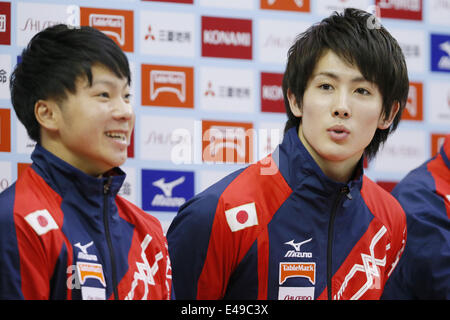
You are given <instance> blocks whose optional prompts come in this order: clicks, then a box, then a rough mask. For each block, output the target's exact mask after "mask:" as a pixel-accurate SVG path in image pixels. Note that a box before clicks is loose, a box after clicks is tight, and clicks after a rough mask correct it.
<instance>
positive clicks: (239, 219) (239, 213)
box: [225, 202, 258, 232]
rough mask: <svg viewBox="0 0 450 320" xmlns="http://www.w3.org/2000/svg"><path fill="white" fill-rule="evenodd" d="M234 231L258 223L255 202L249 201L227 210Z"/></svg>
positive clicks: (229, 224)
mask: <svg viewBox="0 0 450 320" xmlns="http://www.w3.org/2000/svg"><path fill="white" fill-rule="evenodd" d="M225 216H226V218H227V222H228V226H229V227H230V229H231V231H232V232H236V231H239V230H242V229H245V228H248V227H252V226H256V225H258V215H257V214H256V207H255V203H254V202H251V203H247V204H243V205H240V206H238V207H234V208H231V209H228V210H226V211H225Z"/></svg>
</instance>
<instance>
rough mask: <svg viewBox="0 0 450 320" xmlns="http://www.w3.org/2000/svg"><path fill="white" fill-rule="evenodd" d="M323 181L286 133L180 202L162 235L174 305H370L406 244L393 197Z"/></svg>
mask: <svg viewBox="0 0 450 320" xmlns="http://www.w3.org/2000/svg"><path fill="white" fill-rule="evenodd" d="M362 170H363V169H362V161H360V163H359V165H358V170H357V172H358V173H357V174H355V177H354V178H353V179H352V180H351V181H350V182H348V183H339V182H336V181H333V180H331V179H329V178H328V177H327V176H325V175H324V173H323V172H322V171H321V169H320V168H319V167H318V165H317V164H316V163H315V161H314V160H313V158H312V157H311V156H310V154H309V153H308V151H307V150H306V149H305V147H304V146H303V144H302V143H301V141H300V139H299V137H298V135H297V131H296V129H295V128H292V129H290V130H289V131H288V132H286V134H285V136H284V139H283V142H282V144H280V145H279V146H278V147H277V149H276V150H275V152H274V153H273V154H272V155H270V156H268V157H267V158H265V159H263V160H262V161H260V162H258V163H256V164H252V165H250V166H248V167H247V168H245V169H241V170H238V171H236V172H234V173H232V174H231V175H229V176H227V177H225V178H224V179H222V180H221V181H219V182H217V183H216V184H214V185H212V186H211V187H209V188H208V189H207V190H205V191H204V192H202V193H200V194H198V195H197V196H195V197H194V198H193V199H191V200H190V201H188V202H187V203H185V204H184V205H183V206H182V207H181V208H180V211H179V212H178V214H177V216H176V217H175V218H174V220H173V222H172V224H171V226H170V228H169V231H168V234H167V239H168V244H169V253H170V257H171V261H172V268H173V269H172V272H173V280H174V281H173V285H174V292H175V296H176V298H177V299H305V300H307V299H378V298H379V297H380V296H381V294H382V292H383V287H384V285H385V282H386V280H387V279H388V277H389V276H390V274H391V272H392V271H393V269H394V268H395V266H396V264H397V263H398V260H399V258H400V256H401V253H402V251H403V249H404V245H405V241H406V217H405V214H404V212H403V209H402V208H401V206H400V204H399V203H398V202H397V200H395V199H394V197H392V196H391V195H390V194H389V193H387V192H386V191H384V190H383V189H382V188H381V187H379V186H378V185H377V184H375V183H374V182H372V181H371V180H370V179H369V178H367V177H366V176H365V175H363V174H362Z"/></svg>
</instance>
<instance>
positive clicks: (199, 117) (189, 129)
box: [0, 0, 450, 230]
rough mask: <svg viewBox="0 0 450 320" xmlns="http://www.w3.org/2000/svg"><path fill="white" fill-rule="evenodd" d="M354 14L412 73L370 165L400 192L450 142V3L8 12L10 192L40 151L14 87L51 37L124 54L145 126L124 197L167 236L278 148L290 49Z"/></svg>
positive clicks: (247, 1) (239, 2)
mask: <svg viewBox="0 0 450 320" xmlns="http://www.w3.org/2000/svg"><path fill="white" fill-rule="evenodd" d="M349 6H353V7H357V8H360V9H364V10H366V11H369V12H373V13H375V14H376V15H377V16H379V17H380V20H381V23H382V24H383V25H384V26H385V27H387V29H388V30H390V31H391V33H392V34H393V35H394V36H395V37H396V38H397V40H398V41H399V43H400V45H401V47H402V49H403V51H404V54H405V56H406V60H407V64H408V68H409V75H410V80H411V84H410V93H409V99H408V105H407V108H406V110H405V113H404V116H403V121H402V123H401V124H400V127H399V129H398V130H397V132H396V133H395V134H394V135H393V136H392V137H391V139H390V140H389V141H388V143H387V144H386V145H385V146H384V148H383V150H382V151H381V152H380V153H379V155H378V156H377V158H376V159H374V160H373V161H371V162H370V163H366V173H367V174H368V176H369V177H371V178H372V179H373V180H375V181H376V182H378V183H379V184H381V185H382V186H383V187H385V188H386V189H388V190H390V189H391V188H392V187H393V186H394V185H395V183H396V182H398V181H399V180H400V179H401V178H402V177H403V176H404V175H405V174H406V173H407V172H408V171H409V170H411V169H412V168H414V167H416V166H418V165H419V164H420V163H422V162H423V161H424V160H426V159H427V158H429V157H430V156H431V155H433V154H435V153H436V151H437V150H438V148H439V146H440V144H442V136H443V135H444V134H446V133H450V129H449V128H450V19H448V17H450V0H430V1H422V0H410V1H403V0H326V1H325V0H323V1H310V0H303V1H302V0H165V1H162V0H161V1H154V0H152V1H150V0H149V1H140V0H95V1H85V0H73V1H58V0H33V1H31V0H29V1H25V0H23V1H0V191H2V190H4V189H5V188H6V187H8V186H9V185H11V184H12V183H13V182H14V181H15V180H16V179H17V177H18V176H19V175H20V173H21V172H22V170H23V169H24V168H26V167H27V165H28V164H29V163H30V153H31V151H32V150H33V147H34V143H33V142H32V141H31V140H30V139H29V138H28V136H27V134H26V131H25V129H24V127H23V126H22V125H21V123H20V122H19V121H18V120H17V117H16V115H15V113H14V110H13V108H12V105H11V101H10V94H9V89H8V88H9V77H10V74H11V71H12V70H13V68H14V66H15V65H16V63H17V62H18V61H20V53H21V50H22V49H23V47H24V46H25V45H26V44H27V42H28V41H29V40H30V38H31V37H32V36H33V35H34V34H35V33H36V32H38V31H40V30H42V29H43V28H45V27H47V26H50V25H53V24H56V23H60V22H63V23H68V24H71V25H75V26H78V25H90V26H93V27H95V28H98V29H100V30H102V31H103V32H104V33H105V34H107V35H108V36H109V37H111V38H112V39H114V41H116V42H117V43H118V44H119V46H120V47H121V48H122V49H123V50H124V51H125V52H126V54H127V56H128V58H129V60H130V62H131V68H132V73H133V83H132V93H133V104H134V107H135V112H136V116H137V117H136V126H135V130H134V134H133V140H132V143H131V145H130V147H129V159H128V160H127V162H126V163H125V165H124V166H123V168H124V170H125V171H126V172H127V179H126V182H125V184H124V186H123V187H122V189H121V191H120V193H121V194H122V195H123V196H124V197H126V198H128V199H129V200H131V201H132V202H134V203H135V204H137V205H138V206H140V207H141V208H143V209H144V210H146V211H147V212H149V213H151V214H153V215H154V216H156V217H157V218H158V219H160V221H161V222H162V224H163V227H164V229H165V230H166V229H167V228H168V226H169V224H170V222H171V220H172V219H173V217H174V215H175V214H176V211H177V209H178V208H179V206H180V205H181V204H183V203H184V202H185V201H187V200H188V199H189V198H191V197H192V196H193V195H194V194H196V193H198V192H200V191H202V190H204V189H205V188H206V187H207V186H209V185H210V184H212V183H213V182H215V181H217V180H218V179H220V178H222V177H223V176H225V175H226V174H228V173H230V172H231V171H234V170H236V169H239V168H242V167H244V166H247V165H248V164H249V163H252V162H255V161H257V160H259V159H261V158H262V157H264V156H265V155H267V154H268V153H270V152H271V151H272V150H273V148H274V147H275V146H276V145H277V144H278V142H279V141H280V139H281V138H282V135H283V133H282V128H283V126H284V122H285V119H286V116H285V113H284V105H283V97H282V92H281V86H280V85H281V79H282V73H283V71H284V65H285V62H286V53H287V50H288V48H289V47H290V45H291V43H292V42H293V40H294V39H295V37H296V35H297V34H299V33H301V32H302V31H304V30H305V29H306V28H307V27H308V26H310V25H311V24H312V23H315V22H317V21H319V20H321V19H322V18H324V17H326V16H328V15H329V14H330V13H331V12H333V11H335V10H338V11H340V10H342V9H343V8H344V7H349ZM370 23H372V24H370ZM370 23H369V24H368V26H372V27H375V28H376V21H375V20H373V21H371V22H370Z"/></svg>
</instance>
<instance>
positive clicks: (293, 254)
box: [284, 238, 312, 258]
mask: <svg viewBox="0 0 450 320" xmlns="http://www.w3.org/2000/svg"><path fill="white" fill-rule="evenodd" d="M310 241H312V238H310V239H308V240H305V241H302V242H298V243H295V242H294V240H293V239H292V240H291V241H288V242H285V243H284V244H288V245H290V246H292V247H293V248H294V250H289V251H288V252H286V254H285V256H284V257H285V258H286V257H287V258H312V253H311V252H302V251H300V247H301V246H302V245H304V244H305V243H308V242H310Z"/></svg>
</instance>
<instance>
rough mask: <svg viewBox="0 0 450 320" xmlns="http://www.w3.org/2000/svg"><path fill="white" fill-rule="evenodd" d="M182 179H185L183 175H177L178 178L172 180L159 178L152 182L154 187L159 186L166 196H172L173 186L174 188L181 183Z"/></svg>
mask: <svg viewBox="0 0 450 320" xmlns="http://www.w3.org/2000/svg"><path fill="white" fill-rule="evenodd" d="M184 180H185V177H184V176H182V177H179V178H178V179H176V180H173V181H171V182H166V179H165V178H161V179H159V180H156V181H155V182H153V183H152V184H153V185H154V186H155V187H158V188H160V189H161V190H162V192H163V193H164V195H165V196H166V197H172V190H173V188H175V187H176V186H178V185H180V184H182V183H183V182H184Z"/></svg>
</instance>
